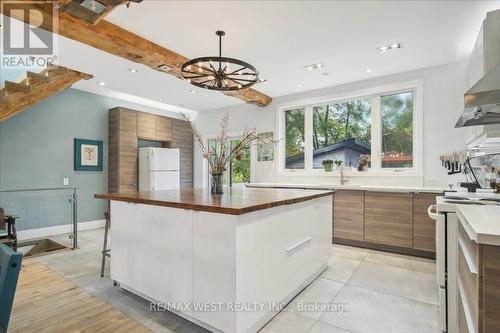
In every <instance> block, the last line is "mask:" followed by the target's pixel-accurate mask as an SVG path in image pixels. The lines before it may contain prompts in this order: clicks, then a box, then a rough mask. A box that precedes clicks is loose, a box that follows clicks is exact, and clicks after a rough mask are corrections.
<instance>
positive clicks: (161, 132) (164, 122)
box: [155, 116, 173, 141]
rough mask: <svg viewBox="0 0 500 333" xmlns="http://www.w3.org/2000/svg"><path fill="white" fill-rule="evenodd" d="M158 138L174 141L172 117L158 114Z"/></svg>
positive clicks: (158, 139)
mask: <svg viewBox="0 0 500 333" xmlns="http://www.w3.org/2000/svg"><path fill="white" fill-rule="evenodd" d="M155 118H156V140H157V141H172V128H173V120H172V119H171V118H167V117H162V116H156V117H155Z"/></svg>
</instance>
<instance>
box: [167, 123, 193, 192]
mask: <svg viewBox="0 0 500 333" xmlns="http://www.w3.org/2000/svg"><path fill="white" fill-rule="evenodd" d="M172 125H173V128H172V141H170V142H169V143H168V147H171V148H179V149H180V154H181V156H180V160H181V161H180V162H181V166H180V169H181V175H180V178H181V188H185V187H193V132H192V130H191V125H190V124H189V123H188V122H187V121H185V120H179V119H172Z"/></svg>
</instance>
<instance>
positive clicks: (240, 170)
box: [208, 139, 250, 187]
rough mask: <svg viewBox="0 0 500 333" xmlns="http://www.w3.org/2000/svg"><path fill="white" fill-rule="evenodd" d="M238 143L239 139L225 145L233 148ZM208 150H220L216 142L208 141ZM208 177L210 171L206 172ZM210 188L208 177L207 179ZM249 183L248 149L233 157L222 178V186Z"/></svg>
mask: <svg viewBox="0 0 500 333" xmlns="http://www.w3.org/2000/svg"><path fill="white" fill-rule="evenodd" d="M239 142H240V140H239V139H233V140H230V141H229V142H227V145H231V147H234V146H235V145H237V144H238V143H239ZM208 146H209V147H210V149H216V150H219V149H221V145H220V144H219V143H218V141H217V140H208ZM208 173H209V175H210V170H208ZM208 181H209V184H208V185H209V187H210V177H208ZM249 182H250V147H247V148H245V149H243V150H242V151H241V152H240V153H239V154H238V155H237V156H235V157H233V158H232V159H231V161H230V163H229V166H228V170H226V172H224V175H223V177H222V185H229V186H233V185H237V184H243V183H249Z"/></svg>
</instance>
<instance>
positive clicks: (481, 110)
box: [455, 10, 500, 127]
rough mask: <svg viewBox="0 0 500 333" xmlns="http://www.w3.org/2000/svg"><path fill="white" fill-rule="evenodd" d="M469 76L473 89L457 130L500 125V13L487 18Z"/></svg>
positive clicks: (466, 96)
mask: <svg viewBox="0 0 500 333" xmlns="http://www.w3.org/2000/svg"><path fill="white" fill-rule="evenodd" d="M466 74H467V85H468V87H470V89H469V90H468V91H467V92H466V93H465V95H464V111H463V112H462V114H461V116H460V118H459V119H458V121H457V124H456V125H455V127H465V126H476V125H487V124H500V10H495V11H492V12H489V13H488V14H486V19H485V20H484V22H483V25H482V26H481V30H480V32H479V36H478V38H477V40H476V45H475V46H474V50H473V51H472V54H471V57H470V59H469V62H468V64H467V73H466Z"/></svg>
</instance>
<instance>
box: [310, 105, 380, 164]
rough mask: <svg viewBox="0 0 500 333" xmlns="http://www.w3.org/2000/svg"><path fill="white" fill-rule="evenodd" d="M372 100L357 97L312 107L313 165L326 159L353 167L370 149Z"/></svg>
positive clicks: (368, 153)
mask: <svg viewBox="0 0 500 333" xmlns="http://www.w3.org/2000/svg"><path fill="white" fill-rule="evenodd" d="M370 116H371V103H370V100H369V99H359V100H353V101H348V102H343V103H336V104H326V105H322V106H315V107H313V133H312V134H313V167H314V168H315V169H321V168H323V166H322V163H321V162H322V161H323V160H326V159H330V160H333V161H335V160H341V161H342V164H343V165H344V166H352V167H356V166H357V165H358V160H359V158H360V156H361V155H370V152H371V118H370Z"/></svg>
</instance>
